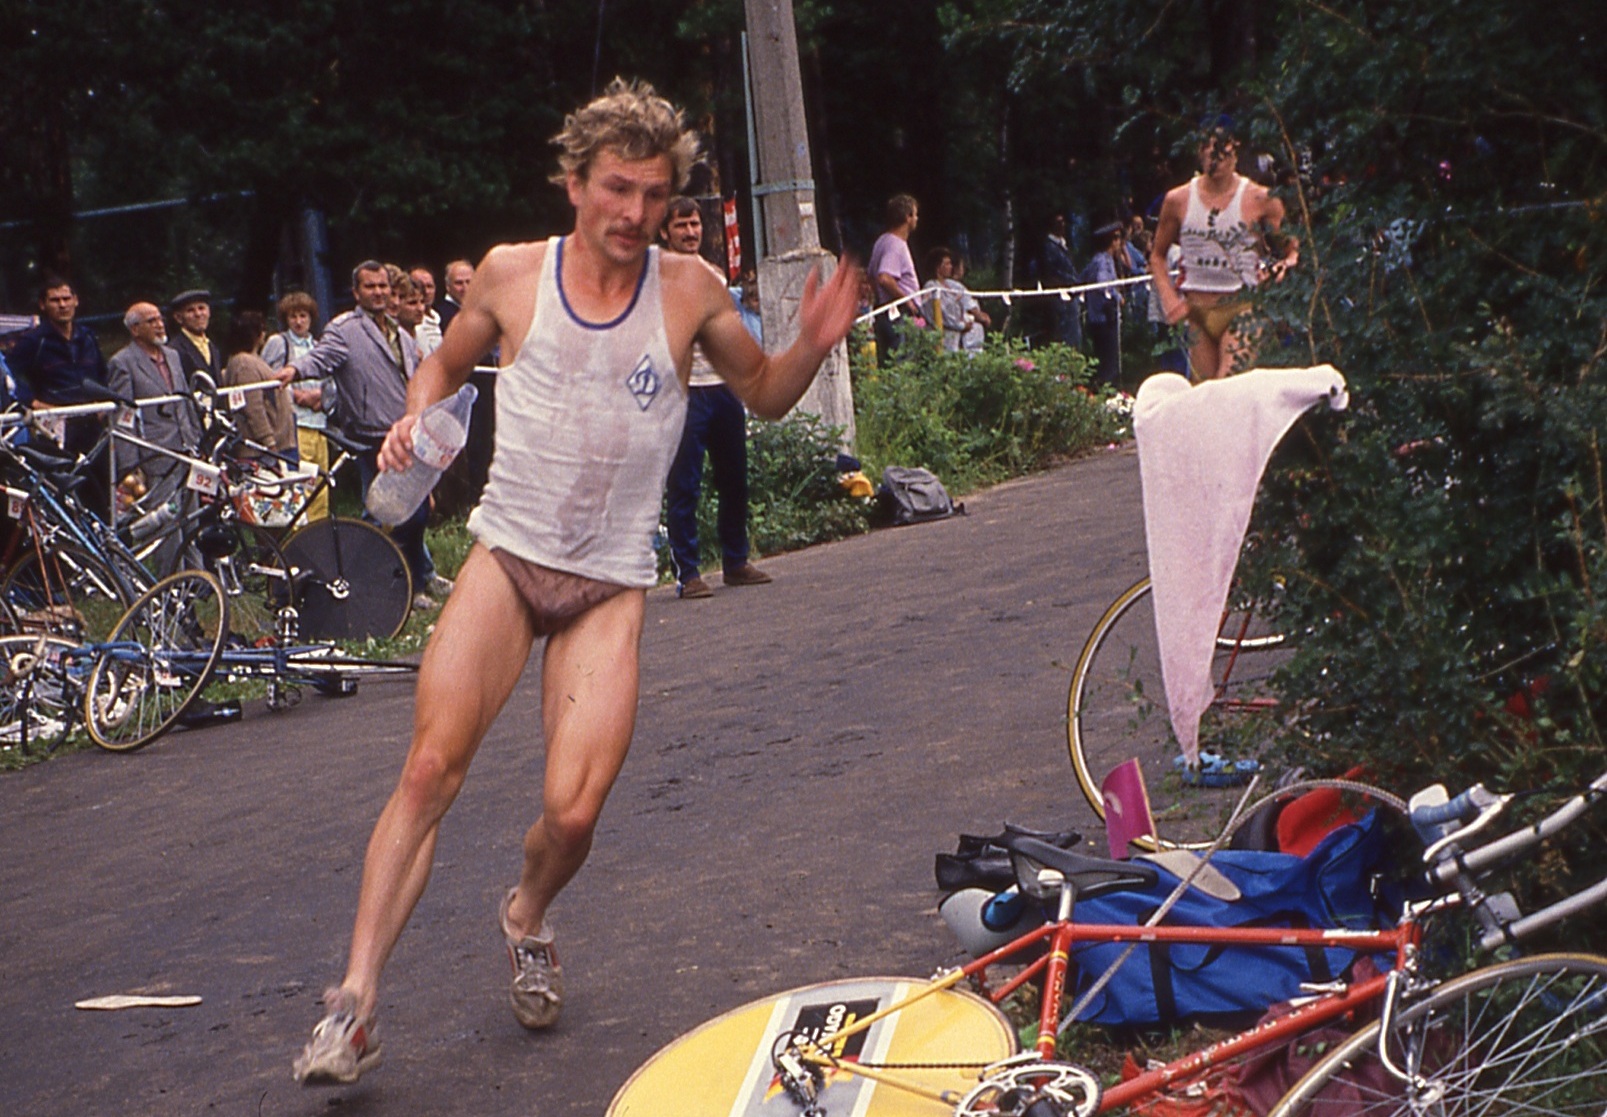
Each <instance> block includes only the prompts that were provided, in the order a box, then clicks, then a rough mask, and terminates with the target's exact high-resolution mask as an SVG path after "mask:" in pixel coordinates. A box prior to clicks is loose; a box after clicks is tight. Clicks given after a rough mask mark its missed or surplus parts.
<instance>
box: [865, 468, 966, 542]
mask: <svg viewBox="0 0 1607 1117" xmlns="http://www.w3.org/2000/svg"><path fill="white" fill-rule="evenodd" d="M876 499H877V502H878V503H879V504H880V505H881V507H882V510H883V512H884V513H885V514H886V515H887V517H888V519H890V520H891V521H892V523H893V526H894V527H900V526H902V525H904V524H920V523H925V522H926V521H927V520H941V519H944V518H945V517H947V516H952V515H954V514H955V513H956V512H959V513H961V514H963V513H964V512H965V505H964V504H960V505H956V504H955V503H954V502H953V501H952V500H950V499H949V494H948V490H947V489H945V488H944V487H943V482H941V481H939V480H938V479H937V475H936V474H934V473H933V472H932V471H931V470H927V469H920V468H915V467H909V466H902V465H890V466H888V467H887V468H886V469H884V470H882V486H881V488H879V489H877V490H876Z"/></svg>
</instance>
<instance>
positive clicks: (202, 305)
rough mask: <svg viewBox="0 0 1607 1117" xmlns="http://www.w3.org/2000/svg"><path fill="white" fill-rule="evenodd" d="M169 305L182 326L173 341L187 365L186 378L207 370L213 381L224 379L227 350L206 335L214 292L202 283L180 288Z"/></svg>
mask: <svg viewBox="0 0 1607 1117" xmlns="http://www.w3.org/2000/svg"><path fill="white" fill-rule="evenodd" d="M168 309H169V310H171V311H172V313H173V322H174V324H175V325H176V326H177V327H178V328H177V329H176V330H175V331H174V332H173V338H172V341H173V348H174V349H177V350H178V352H179V360H180V361H181V362H182V363H183V365H184V377H185V379H186V380H187V379H189V378H190V377H191V376H194V375H195V374H196V373H197V372H204V373H206V374H207V375H208V376H210V377H211V378H212V383H214V384H217V383H220V382H221V381H222V378H223V350H222V347H221V346H219V345H217V344H216V343H215V342H213V341H212V340H211V339H210V338H208V337H207V336H206V330H207V327H208V326H209V325H211V323H212V292H211V291H207V290H204V289H202V288H199V287H197V288H194V289H192V290H189V291H180V292H179V293H178V294H177V295H174V296H173V302H172V303H171V304H169V307H168Z"/></svg>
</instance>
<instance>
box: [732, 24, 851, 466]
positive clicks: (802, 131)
mask: <svg viewBox="0 0 1607 1117" xmlns="http://www.w3.org/2000/svg"><path fill="white" fill-rule="evenodd" d="M744 5H745V7H746V12H747V21H748V62H749V66H748V70H749V74H750V75H751V80H750V84H751V87H752V88H751V90H750V92H751V95H752V98H753V116H754V120H755V131H756V133H757V137H756V138H757V143H756V147H757V150H756V151H755V152H754V157H755V158H756V159H757V168H758V169H757V178H758V182H757V183H756V184H755V185H754V188H753V192H754V195H755V196H756V197H758V198H759V200H760V204H761V208H762V211H763V219H764V239H763V242H762V243H763V245H764V256H763V258H762V259H761V260H760V261H759V309H760V314H761V315H762V316H763V320H764V341H765V348H766V349H768V350H770V351H771V352H776V351H778V350H781V349H785V348H786V347H787V346H788V345H791V344H792V342H793V341H794V340H795V339H796V338H797V336H798V303H799V300H800V298H801V297H802V295H803V287H804V280H805V279H806V278H807V277H808V275H809V272H810V270H811V269H813V268H815V267H817V266H818V267H819V268H820V278H821V282H822V283H824V282H825V280H826V279H827V278H829V277H830V275H831V273H832V270H833V269H834V267H835V266H836V260H835V258H834V257H833V256H832V255H831V253H829V252H827V251H825V250H824V249H822V248H821V247H820V229H819V226H818V225H817V224H816V217H815V182H814V172H813V170H812V169H811V164H810V159H809V129H808V122H807V121H806V120H805V118H804V107H803V80H802V78H801V77H800V76H799V71H798V32H797V27H796V25H795V24H794V22H793V17H792V0H744ZM793 410H794V411H795V412H797V411H801V412H810V413H813V414H815V415H819V416H820V417H821V418H822V419H823V420H825V421H826V422H827V423H830V424H832V425H833V426H839V427H842V428H843V431H844V434H843V438H844V442H845V443H846V445H847V446H848V447H849V448H851V447H852V446H853V443H854V393H853V387H852V385H851V384H850V383H849V376H848V349H847V347H846V346H844V345H838V346H837V348H836V349H834V350H833V351H832V353H831V355H830V356H829V357H827V358H826V361H825V363H824V364H823V365H821V368H820V375H819V376H818V377H816V378H815V382H814V384H812V385H811V386H810V388H809V391H807V392H806V393H804V397H803V399H801V400H799V401H798V406H797V407H795V408H794V409H793Z"/></svg>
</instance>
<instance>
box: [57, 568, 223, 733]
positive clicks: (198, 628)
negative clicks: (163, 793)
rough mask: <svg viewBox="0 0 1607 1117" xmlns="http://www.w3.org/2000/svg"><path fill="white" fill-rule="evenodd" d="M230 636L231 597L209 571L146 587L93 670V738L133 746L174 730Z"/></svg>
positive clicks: (88, 713)
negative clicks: (171, 729)
mask: <svg viewBox="0 0 1607 1117" xmlns="http://www.w3.org/2000/svg"><path fill="white" fill-rule="evenodd" d="M228 636H229V601H228V598H227V597H226V596H225V595H224V592H223V587H222V586H221V585H219V584H218V580H217V579H216V578H214V577H213V576H212V575H211V574H209V573H207V572H206V571H204V570H184V571H180V572H179V573H177V574H173V575H170V576H168V577H166V578H163V579H162V580H161V581H160V582H158V583H156V585H154V586H152V587H151V588H150V589H148V590H146V591H145V592H144V593H142V594H140V596H139V597H138V598H137V599H136V600H135V601H134V604H132V605H130V606H129V608H128V612H127V613H125V614H123V618H122V620H120V621H118V622H117V626H116V627H115V628H114V629H113V630H112V632H111V634H110V635H109V636H108V638H107V641H106V643H107V645H108V646H107V647H105V648H103V649H102V650H101V654H100V655H99V656H98V657H97V658H96V660H95V665H94V667H92V668H91V669H90V672H89V681H88V683H87V685H86V686H85V694H84V721H85V723H86V724H87V725H88V727H89V736H90V738H91V739H92V740H93V741H94V742H95V743H96V744H97V745H99V746H100V747H101V748H103V749H107V750H109V751H111V752H133V751H134V750H135V749H140V748H144V747H145V746H146V745H148V744H150V743H151V742H152V741H154V740H156V738H158V737H160V736H161V735H162V734H163V733H165V732H167V731H168V729H170V728H172V726H173V724H174V723H175V722H177V721H178V720H179V718H181V717H182V716H184V711H186V710H188V709H189V708H190V705H191V704H192V703H193V702H194V701H195V699H196V698H197V697H198V696H199V695H200V693H201V692H202V691H203V690H205V689H206V686H207V683H208V682H210V681H211V678H212V672H213V670H214V669H215V668H216V667H217V664H218V657H219V656H220V655H221V654H222V652H223V645H224V643H225V642H226V641H227V639H228Z"/></svg>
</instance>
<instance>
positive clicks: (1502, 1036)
mask: <svg viewBox="0 0 1607 1117" xmlns="http://www.w3.org/2000/svg"><path fill="white" fill-rule="evenodd" d="M1381 1027H1382V1025H1381V1023H1380V1022H1378V1021H1374V1022H1373V1023H1371V1024H1369V1025H1367V1026H1366V1027H1364V1028H1362V1029H1361V1030H1360V1031H1358V1032H1356V1034H1355V1035H1353V1036H1351V1037H1350V1038H1349V1039H1348V1040H1345V1041H1344V1042H1343V1043H1341V1044H1340V1045H1339V1046H1338V1047H1336V1048H1334V1050H1333V1051H1332V1052H1330V1053H1329V1054H1328V1055H1327V1056H1326V1057H1325V1058H1323V1059H1322V1061H1320V1062H1319V1063H1317V1064H1316V1065H1315V1066H1313V1067H1312V1068H1311V1069H1310V1070H1309V1071H1307V1072H1306V1074H1305V1075H1304V1076H1303V1077H1302V1078H1301V1079H1300V1080H1299V1081H1298V1082H1296V1083H1295V1085H1294V1087H1293V1088H1292V1089H1291V1090H1290V1091H1289V1092H1288V1093H1287V1094H1286V1095H1284V1097H1283V1099H1282V1100H1281V1101H1279V1102H1278V1104H1277V1105H1276V1106H1275V1107H1274V1108H1273V1111H1272V1115H1271V1117H1322V1115H1324V1114H1331V1115H1334V1117H1337V1115H1338V1114H1341V1113H1343V1114H1346V1115H1347V1117H1353V1115H1359V1117H1384V1115H1386V1114H1400V1115H1402V1117H1406V1115H1408V1114H1418V1113H1422V1112H1425V1111H1427V1112H1432V1113H1434V1114H1436V1117H1470V1115H1472V1114H1485V1113H1527V1114H1534V1115H1539V1114H1559V1115H1560V1114H1569V1115H1582V1114H1587V1113H1588V1114H1592V1115H1595V1117H1599V1115H1600V1114H1601V1113H1602V1112H1603V1107H1604V1106H1607V958H1603V957H1598V956H1596V955H1590V954H1541V955H1536V956H1535V957H1533V958H1519V959H1515V960H1513V961H1509V962H1498V963H1496V964H1494V965H1491V966H1485V967H1483V968H1482V969H1477V970H1474V971H1473V972H1471V973H1467V974H1463V975H1462V976H1460V977H1457V978H1454V979H1453V980H1451V981H1448V982H1446V983H1445V984H1443V985H1441V986H1439V987H1438V988H1436V989H1434V990H1433V991H1432V992H1431V993H1429V994H1428V995H1427V996H1425V997H1423V998H1422V999H1421V1000H1419V1001H1418V1002H1417V1003H1415V1004H1411V1005H1409V1006H1408V1007H1406V1008H1405V1009H1404V1010H1402V1011H1401V1013H1400V1014H1399V1015H1398V1016H1397V1017H1396V1018H1395V1019H1394V1021H1392V1026H1391V1038H1390V1041H1389V1042H1390V1047H1391V1052H1390V1053H1391V1057H1392V1060H1393V1061H1395V1063H1396V1065H1397V1066H1408V1067H1409V1069H1411V1070H1413V1071H1415V1072H1416V1073H1417V1074H1419V1075H1420V1076H1422V1077H1423V1078H1424V1079H1426V1080H1427V1081H1429V1082H1430V1083H1432V1084H1433V1086H1432V1088H1433V1089H1434V1090H1436V1091H1441V1092H1442V1093H1441V1096H1440V1097H1439V1098H1438V1100H1436V1101H1434V1102H1433V1103H1432V1104H1429V1105H1426V1108H1425V1104H1426V1103H1425V1099H1423V1098H1418V1099H1416V1100H1413V1099H1412V1098H1410V1097H1408V1090H1407V1087H1406V1085H1405V1083H1402V1082H1399V1081H1397V1080H1396V1079H1394V1078H1392V1077H1390V1075H1389V1074H1388V1072H1387V1071H1386V1070H1385V1069H1384V1068H1383V1066H1382V1065H1381V1063H1380V1061H1379V1048H1378V1037H1379V1031H1380V1029H1381ZM1403 1060H1404V1061H1403Z"/></svg>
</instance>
